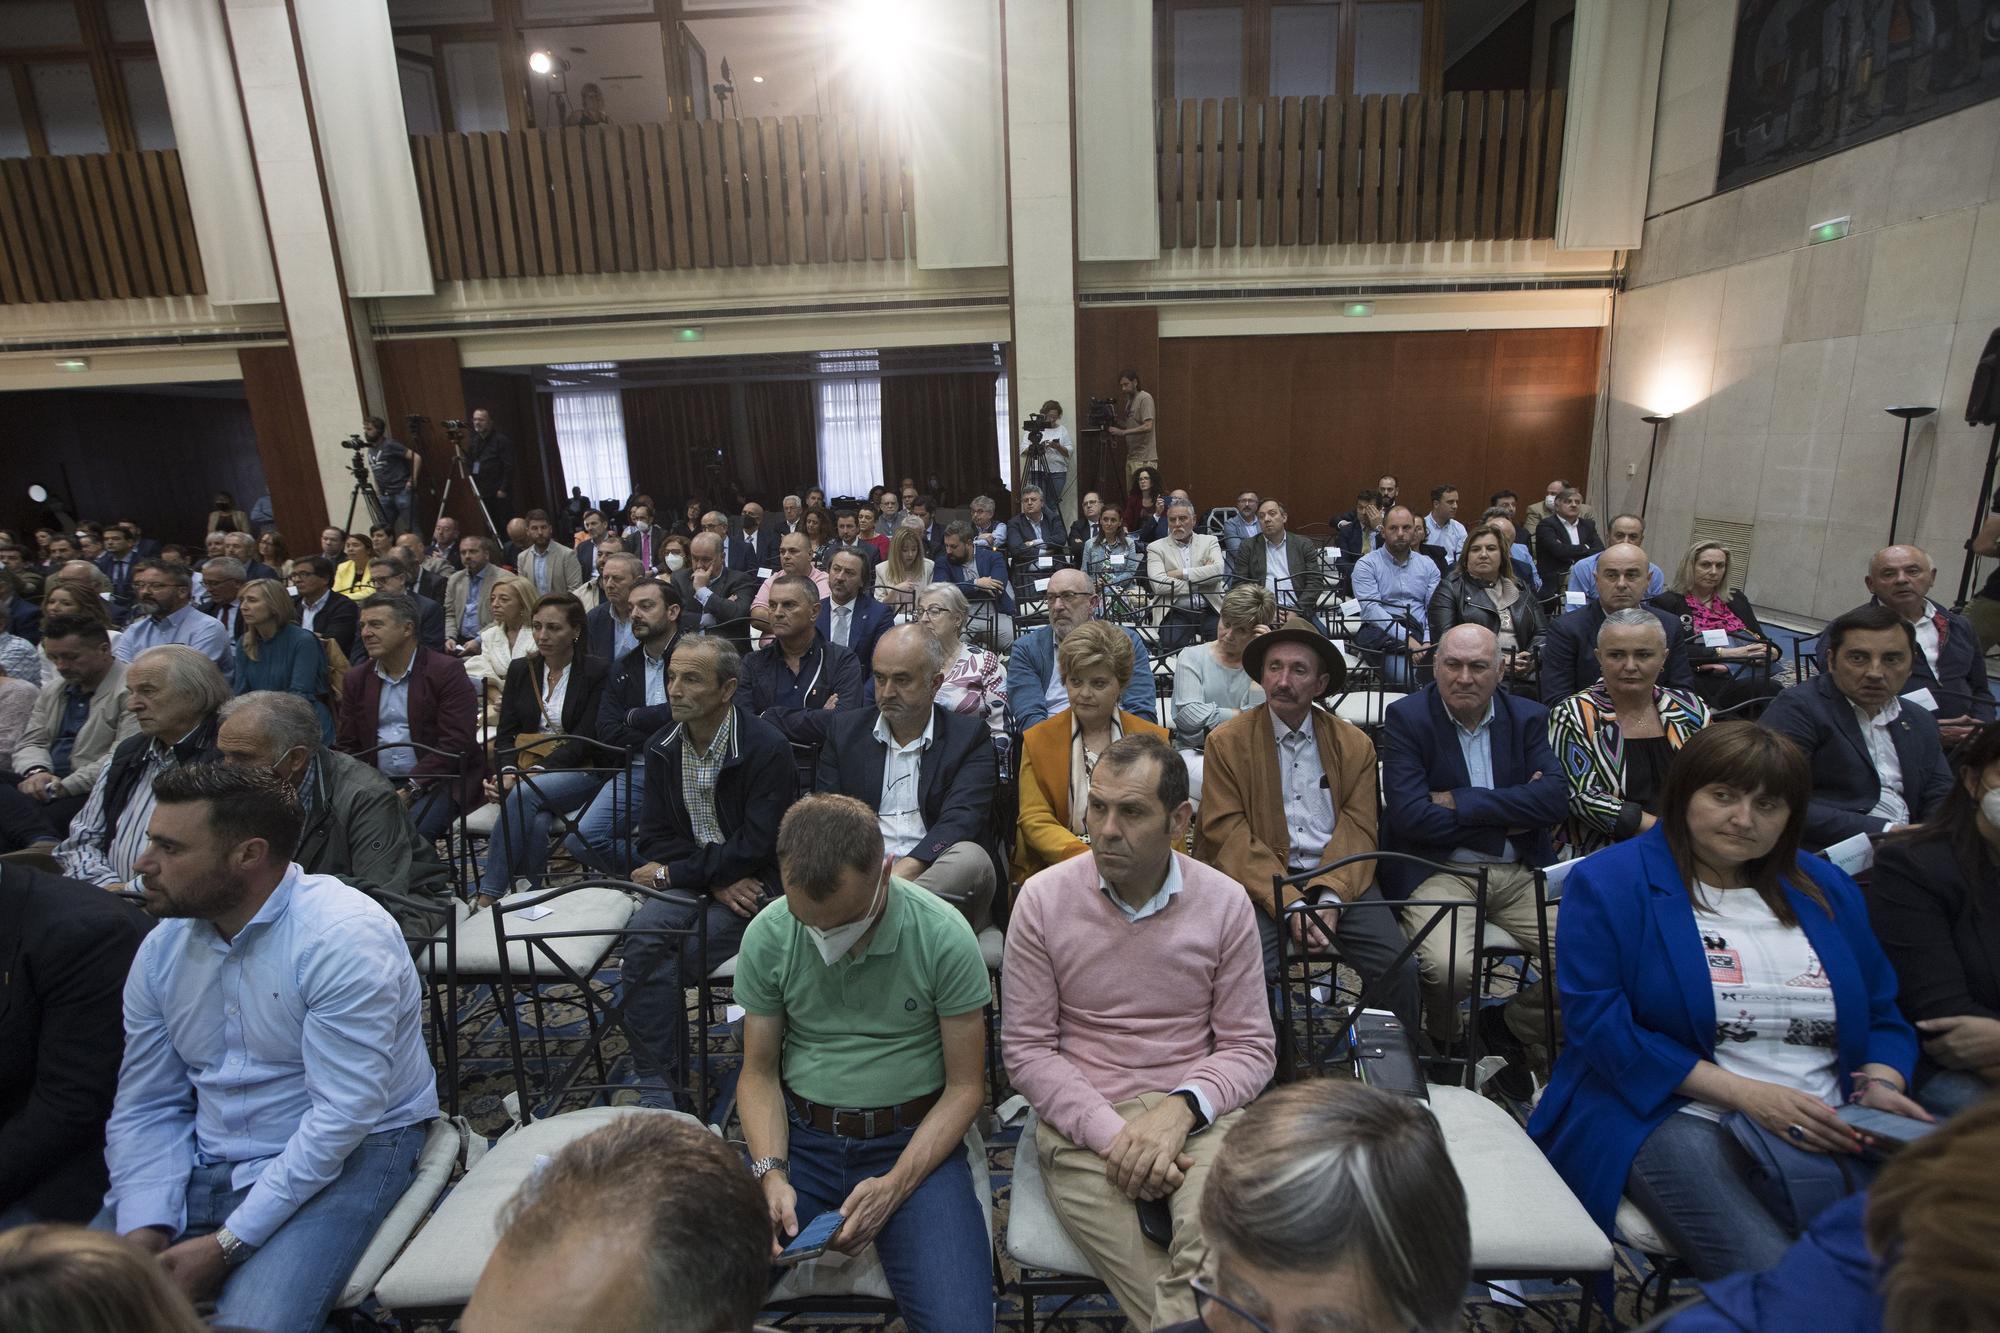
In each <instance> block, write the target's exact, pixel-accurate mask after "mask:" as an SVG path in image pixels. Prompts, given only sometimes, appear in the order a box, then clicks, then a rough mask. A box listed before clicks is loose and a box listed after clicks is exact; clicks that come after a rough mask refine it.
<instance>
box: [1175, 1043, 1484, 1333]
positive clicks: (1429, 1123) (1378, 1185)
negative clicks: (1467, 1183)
mask: <svg viewBox="0 0 2000 1333" xmlns="http://www.w3.org/2000/svg"><path fill="white" fill-rule="evenodd" d="M1201 1226H1202V1231H1203V1233H1204V1235H1205V1236H1206V1237H1207V1239H1208V1241H1209V1244H1210V1245H1211V1246H1213V1247H1214V1248H1215V1249H1216V1250H1217V1251H1220V1252H1222V1253H1225V1254H1228V1255H1231V1256H1236V1257H1240V1258H1241V1259H1243V1260H1245V1261H1246V1262H1249V1263H1253V1264H1255V1265H1257V1266H1258V1267H1259V1268H1267V1269H1275V1270H1277V1271H1278V1272H1281V1273H1321V1272H1325V1271H1327V1270H1328V1269H1333V1268H1340V1269H1343V1270H1345V1271H1347V1272H1350V1273H1353V1274H1354V1275H1355V1276H1356V1278H1357V1279H1358V1280H1359V1281H1360V1282H1362V1283H1364V1284H1366V1285H1367V1286H1370V1287H1373V1288H1374V1291H1375V1295H1376V1299H1377V1300H1378V1301H1379V1302H1380V1303H1381V1304H1382V1305H1383V1306H1385V1307H1387V1308H1388V1309H1389V1310H1390V1311H1393V1313H1394V1315H1395V1322H1396V1327H1398V1328H1407V1329H1414V1330H1418V1331H1419V1333H1441V1331H1442V1330H1444V1329H1451V1328H1457V1327H1458V1326H1459V1322H1460V1319H1461V1317H1462V1316H1461V1310H1460V1302H1461V1301H1462V1300H1463V1299H1464V1295H1465V1286H1466V1283H1467V1282H1469V1281H1470V1280H1471V1277H1472V1229H1471V1224H1470V1222H1469V1221H1468V1219H1467V1217H1466V1206H1465V1187H1464V1186H1463V1184H1461V1183H1460V1181H1459V1178H1458V1171H1457V1170H1456V1169H1455V1168H1454V1167H1453V1166H1452V1161H1451V1155H1450V1154H1449V1153H1448V1152H1447V1151H1446V1150H1445V1144H1444V1135H1443V1133H1442V1132H1441V1131H1440V1130H1439V1129H1438V1123H1437V1119H1436V1117H1434V1116H1433V1115H1432V1114H1431V1112H1430V1108H1429V1107H1427V1106H1425V1105H1423V1104H1422V1103H1421V1102H1417V1101H1413V1100H1410V1099H1408V1098H1403V1097H1398V1096H1395V1095H1394V1094H1392V1093H1388V1092H1383V1091H1381V1090H1380V1089H1377V1088H1370V1087H1367V1086H1365V1085H1363V1084H1360V1083H1351V1082H1347V1081H1345V1080H1337V1079H1326V1078H1321V1079H1311V1080H1308V1081H1306V1082H1304V1083H1293V1084H1290V1085H1289V1086H1286V1087H1282V1088H1277V1089H1274V1090H1273V1091H1271V1092H1267V1093H1265V1094H1264V1095H1263V1096H1262V1097H1259V1098H1258V1099H1257V1100H1256V1101H1255V1102H1254V1103H1252V1104H1251V1105H1250V1106H1249V1108H1247V1109H1246V1110H1245V1111H1244V1112H1243V1121H1242V1123H1241V1124H1239V1125H1238V1126H1237V1128H1236V1130H1235V1131H1232V1132H1231V1134H1230V1135H1229V1138H1228V1139H1227V1140H1226V1141H1224V1143H1223V1145H1222V1149H1221V1151H1220V1152H1219V1153H1217V1154H1216V1159H1215V1164H1214V1165H1213V1166H1212V1167H1211V1168H1210V1169H1209V1175H1208V1184H1207V1187H1206V1188H1205V1189H1204V1190H1203V1191H1202V1197H1201Z"/></svg>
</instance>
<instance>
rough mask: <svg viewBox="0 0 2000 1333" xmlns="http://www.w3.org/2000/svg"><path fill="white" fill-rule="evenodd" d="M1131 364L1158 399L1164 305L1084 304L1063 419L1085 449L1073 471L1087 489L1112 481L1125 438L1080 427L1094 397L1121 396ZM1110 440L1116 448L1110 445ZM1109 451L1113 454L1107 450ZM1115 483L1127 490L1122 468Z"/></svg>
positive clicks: (1079, 314)
mask: <svg viewBox="0 0 2000 1333" xmlns="http://www.w3.org/2000/svg"><path fill="white" fill-rule="evenodd" d="M1125 370H1136V371H1138V372H1139V382H1140V383H1141V384H1143V385H1144V386H1145V387H1146V388H1148V389H1150V390H1152V393H1153V397H1154V399H1155V400H1157V399H1159V398H1160V375H1161V365H1160V312H1159V310H1158V309H1157V308H1156V307H1154V306H1149V305H1146V306H1112V307H1109V308H1092V307H1083V308H1080V309H1079V310H1078V311H1077V312H1076V401H1075V402H1073V403H1065V404H1063V407H1064V408H1065V412H1064V416H1063V424H1064V425H1066V426H1068V427H1069V430H1070V437H1071V439H1073V440H1075V441H1076V444H1077V451H1078V454H1079V455H1080V456H1079V457H1078V459H1077V460H1076V463H1075V465H1074V466H1073V467H1072V469H1071V471H1070V478H1071V481H1072V484H1073V485H1076V486H1079V487H1082V488H1084V489H1086V490H1087V489H1090V488H1091V487H1095V486H1099V485H1103V484H1106V481H1107V479H1108V478H1111V477H1112V475H1113V469H1112V466H1111V465H1112V463H1114V462H1117V461H1118V460H1120V459H1122V458H1123V456H1124V442H1123V441H1121V440H1118V439H1116V438H1114V437H1112V436H1108V435H1091V436H1085V435H1082V434H1080V432H1081V431H1082V429H1083V425H1084V422H1085V421H1086V420H1087V419H1088V416H1089V411H1090V400H1091V399H1092V398H1111V399H1114V400H1115V399H1116V398H1117V397H1118V376H1119V373H1120V372H1121V371H1125ZM1033 406H1036V407H1039V406H1041V404H1039V403H1036V404H1033ZM1015 415H1016V417H1017V418H1019V417H1024V416H1026V415H1027V414H1026V411H1025V410H1023V411H1021V412H1018V413H1016V414H1015ZM1107 440H1108V441H1110V442H1111V444H1112V445H1113V446H1115V448H1113V449H1110V450H1107V449H1106V448H1104V442H1105V441H1107ZM1107 453H1108V454H1110V457H1109V458H1107V457H1106V456H1105V455H1106V454H1107ZM1120 466H1121V467H1122V464H1120ZM1115 484H1116V486H1117V487H1118V489H1119V493H1120V494H1121V495H1122V494H1123V493H1124V490H1123V487H1124V475H1123V473H1122V471H1120V472H1118V473H1117V474H1116V477H1115ZM1080 495H1081V492H1079V497H1080ZM1079 512H1081V511H1079Z"/></svg>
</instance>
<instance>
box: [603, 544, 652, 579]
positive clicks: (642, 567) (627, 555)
mask: <svg viewBox="0 0 2000 1333" xmlns="http://www.w3.org/2000/svg"><path fill="white" fill-rule="evenodd" d="M613 560H626V561H630V562H631V564H632V566H633V567H634V568H636V569H637V570H638V571H639V577H641V578H643V577H645V574H646V562H645V561H644V560H641V559H640V558H639V557H638V556H636V555H633V554H632V553H631V552H630V551H613V552H612V553H611V554H610V555H607V556H605V557H604V559H602V560H601V561H599V562H598V565H597V574H598V577H599V578H602V577H604V568H605V566H607V565H609V564H610V563H611V562H612V561H613Z"/></svg>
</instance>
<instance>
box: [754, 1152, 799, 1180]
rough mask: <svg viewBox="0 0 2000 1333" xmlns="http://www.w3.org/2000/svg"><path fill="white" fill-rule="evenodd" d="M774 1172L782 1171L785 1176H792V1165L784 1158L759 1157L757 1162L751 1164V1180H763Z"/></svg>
mask: <svg viewBox="0 0 2000 1333" xmlns="http://www.w3.org/2000/svg"><path fill="white" fill-rule="evenodd" d="M773 1171H782V1172H784V1173H785V1175H787V1176H790V1175H791V1174H792V1164H791V1163H790V1162H788V1161H786V1160H785V1159H784V1158H782V1157H759V1158H758V1159H757V1160H756V1161H754V1162H752V1163H750V1178H751V1179H752V1180H762V1179H763V1178H764V1177H765V1176H768V1175H770V1174H771V1173H772V1172H773Z"/></svg>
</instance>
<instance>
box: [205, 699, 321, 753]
mask: <svg viewBox="0 0 2000 1333" xmlns="http://www.w3.org/2000/svg"><path fill="white" fill-rule="evenodd" d="M246 712H247V713H251V714H253V715H254V716H253V718H252V719H251V723H252V725H253V726H255V727H256V728H257V729H258V730H259V731H260V732H263V733H264V734H265V735H266V736H268V737H269V738H270V739H272V740H273V741H276V742H277V744H278V751H279V753H281V754H282V753H284V752H285V751H287V750H295V749H298V748H299V747H301V746H303V747H304V748H306V749H308V750H317V749H318V748H319V745H320V738H321V733H320V729H319V715H318V714H317V713H314V712H313V706H312V705H311V704H309V703H307V702H306V701H305V700H304V699H302V698H300V697H299V696H298V695H296V694H287V693H286V692H285V691H283V690H252V691H250V693H248V694H239V695H237V696H236V697H235V698H234V699H231V700H229V701H228V702H226V703H224V704H223V705H222V720H223V721H224V722H227V721H228V720H229V719H230V718H232V717H235V716H237V715H238V714H239V713H246Z"/></svg>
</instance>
